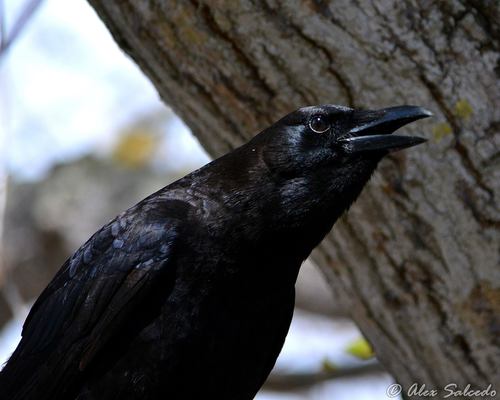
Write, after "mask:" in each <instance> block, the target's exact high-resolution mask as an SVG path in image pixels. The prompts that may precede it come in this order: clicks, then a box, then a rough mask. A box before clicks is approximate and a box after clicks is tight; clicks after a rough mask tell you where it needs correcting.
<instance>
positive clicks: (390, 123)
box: [340, 106, 432, 154]
mask: <svg viewBox="0 0 500 400" xmlns="http://www.w3.org/2000/svg"><path fill="white" fill-rule="evenodd" d="M360 113H361V115H360V116H359V121H360V122H359V123H357V124H356V125H355V126H354V127H353V128H352V129H351V130H350V131H349V134H350V136H349V137H346V138H344V139H342V140H341V141H340V142H341V146H342V148H343V149H344V151H345V152H347V153H349V154H354V153H360V152H369V151H397V150H401V149H404V148H407V147H412V146H415V145H417V144H420V143H423V142H425V141H426V139H423V138H420V137H417V136H400V135H390V134H391V133H392V132H394V131H395V130H397V129H399V128H400V127H402V126H404V125H406V124H409V123H410V122H413V121H416V120H418V119H422V118H427V117H430V116H431V115H432V113H431V112H430V111H428V110H426V109H424V108H422V107H416V106H400V107H390V108H384V109H382V110H377V111H361V112H360Z"/></svg>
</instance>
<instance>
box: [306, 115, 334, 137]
mask: <svg viewBox="0 0 500 400" xmlns="http://www.w3.org/2000/svg"><path fill="white" fill-rule="evenodd" d="M309 128H311V130H312V131H313V132H316V133H324V132H326V131H327V130H328V129H330V124H329V123H328V121H327V120H326V118H325V117H323V116H322V115H315V116H314V117H312V118H311V119H310V120H309Z"/></svg>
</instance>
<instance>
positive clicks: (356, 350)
mask: <svg viewBox="0 0 500 400" xmlns="http://www.w3.org/2000/svg"><path fill="white" fill-rule="evenodd" d="M346 351H347V352H348V353H349V354H351V355H353V356H354V357H357V358H360V359H362V360H368V359H369V358H373V357H375V353H374V352H373V349H372V346H371V345H370V343H368V341H367V340H366V339H365V338H359V339H358V340H355V341H354V342H352V343H351V344H350V345H349V346H348V347H347V349H346Z"/></svg>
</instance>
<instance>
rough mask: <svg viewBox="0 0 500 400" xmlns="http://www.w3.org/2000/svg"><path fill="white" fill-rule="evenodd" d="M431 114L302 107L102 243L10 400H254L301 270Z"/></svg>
mask: <svg viewBox="0 0 500 400" xmlns="http://www.w3.org/2000/svg"><path fill="white" fill-rule="evenodd" d="M430 115H431V114H430V112H429V111H427V110H425V109H423V108H420V107H414V106H401V107H393V108H385V109H382V110H377V111H366V110H365V111H363V110H355V109H351V108H346V107H340V106H334V105H324V106H316V107H305V108H301V109H299V110H297V111H295V112H292V113H291V114H289V115H287V116H285V117H284V118H282V119H281V120H279V121H278V122H276V123H275V124H274V125H272V126H270V127H269V128H267V129H265V130H264V131H262V132H261V133H259V134H258V135H257V136H255V137H254V138H253V139H252V140H250V141H249V142H248V143H246V144H244V145H243V146H241V147H239V148H237V149H236V150H234V151H232V152H230V153H228V154H226V155H225V156H223V157H221V158H218V159H217V160H215V161H213V162H211V163H209V164H208V165H206V166H204V167H203V168H201V169H199V170H197V171H195V172H193V173H191V174H189V175H187V176H185V177H184V178H182V179H180V180H178V181H176V182H174V183H172V184H170V185H169V186H167V187H165V188H163V189H161V190H159V191H158V192H156V193H154V194H152V195H150V196H149V197H147V198H145V199H144V200H142V201H141V202H140V203H138V204H137V205H135V206H133V207H132V208H130V209H129V210H127V211H125V212H123V213H122V214H120V215H119V216H118V217H116V218H115V219H113V220H112V221H110V222H109V223H108V224H106V225H105V226H104V227H103V228H101V229H100V230H99V231H97V232H96V233H95V234H94V235H93V236H92V237H91V238H90V239H89V240H88V241H87V242H86V243H85V244H84V245H83V246H82V247H80V249H78V250H77V251H76V253H75V254H73V256H71V257H70V258H69V259H68V260H67V261H66V262H65V263H64V265H63V266H62V268H61V269H60V270H59V272H58V273H57V275H56V276H55V277H54V279H53V280H52V281H51V282H50V284H49V285H48V287H47V288H46V289H45V290H44V291H43V293H42V294H41V295H40V297H39V298H38V300H37V301H36V302H35V304H34V306H33V308H32V309H31V312H30V313H29V315H28V318H27V319H26V322H25V323H24V327H23V331H22V340H21V342H20V344H19V346H18V347H17V349H16V350H15V351H14V353H13V354H12V356H11V358H10V360H9V361H8V362H7V364H6V365H5V367H4V369H3V371H2V372H1V374H0V398H1V399H2V400H35V399H36V400H58V399H71V400H72V399H78V400H83V399H85V400H90V399H92V400H97V399H99V400H104V399H106V400H108V399H119V400H127V399H142V400H150V399H169V400H175V399H183V400H185V399H197V400H199V399H212V398H214V399H230V400H244V399H252V398H253V397H254V396H255V394H256V393H257V391H258V390H259V388H260V387H261V385H262V384H263V383H264V381H265V380H266V378H267V376H268V374H269V372H270V371H271V369H272V368H273V365H274V363H275V361H276V358H277V357H278V354H279V352H280V350H281V347H282V345H283V342H284V340H285V336H286V334H287V331H288V328H289V325H290V321H291V319H292V314H293V308H294V295H295V292H294V284H295V280H296V278H297V273H298V271H299V268H300V265H301V264H302V262H303V261H304V260H305V259H306V257H307V256H309V254H310V253H311V251H312V250H313V248H314V247H315V246H317V245H318V243H319V242H320V241H321V240H322V239H323V237H324V236H325V235H326V234H327V233H328V232H329V231H330V229H331V228H332V226H333V224H334V222H335V221H336V220H337V218H338V217H339V216H340V215H341V214H342V213H343V212H345V211H346V210H347V209H348V208H349V206H350V205H351V203H352V202H353V201H354V200H355V199H356V197H357V196H358V195H359V193H360V192H361V190H362V188H363V186H364V185H365V184H366V182H367V181H368V179H369V178H370V176H371V175H372V173H373V171H374V170H375V167H376V166H377V163H378V162H379V161H380V160H381V159H382V157H383V156H384V155H386V154H387V153H388V152H390V151H394V150H399V149H403V148H405V147H410V146H413V145H416V144H419V143H422V142H423V141H424V140H423V139H421V138H418V137H408V136H395V135H390V134H391V133H392V132H394V131H395V130H396V129H398V128H399V127H401V126H403V125H405V124H407V123H409V122H411V121H415V120H417V119H420V118H425V117H428V116H430Z"/></svg>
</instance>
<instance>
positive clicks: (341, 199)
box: [246, 105, 431, 229]
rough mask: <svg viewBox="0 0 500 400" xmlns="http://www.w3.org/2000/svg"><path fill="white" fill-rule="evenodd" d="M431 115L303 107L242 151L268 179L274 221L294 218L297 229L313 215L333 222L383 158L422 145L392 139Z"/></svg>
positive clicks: (409, 109) (415, 110) (406, 109)
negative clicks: (261, 166) (262, 168)
mask: <svg viewBox="0 0 500 400" xmlns="http://www.w3.org/2000/svg"><path fill="white" fill-rule="evenodd" d="M430 115H431V113H430V112H429V111H427V110H425V109H423V108H421V107H415V106H400V107H391V108H384V109H380V110H376V111H370V110H356V109H351V108H347V107H340V106H334V105H323V106H314V107H305V108H301V109H299V110H297V111H294V112H292V113H290V114H288V115H287V116H285V117H284V118H282V119H281V120H279V121H278V122H276V123H275V124H273V125H272V126H270V127H269V128H268V129H266V130H265V131H263V132H262V133H261V134H259V135H257V136H256V137H255V138H254V139H253V140H252V141H250V142H249V143H248V145H247V146H246V147H247V149H248V148H250V150H252V151H254V154H255V153H259V154H260V160H261V161H263V163H264V164H265V167H266V173H267V174H269V175H270V176H271V177H272V182H273V183H272V185H273V190H272V192H273V193H275V195H276V199H277V200H273V198H272V197H271V198H270V200H269V201H274V203H273V204H277V205H278V206H277V209H280V210H281V211H282V212H281V214H280V212H278V211H276V215H277V216H278V217H279V216H281V215H285V216H286V218H287V221H291V220H292V218H291V215H292V214H294V215H295V217H296V218H295V219H293V221H294V222H293V223H294V224H295V225H297V226H298V225H301V224H302V225H303V223H304V221H306V222H307V221H310V220H311V218H312V217H311V216H312V215H316V217H315V218H316V220H318V219H321V218H323V216H324V215H331V218H330V219H329V221H330V222H332V221H334V220H335V219H336V218H337V217H338V216H339V215H340V214H341V213H342V212H344V211H345V210H347V208H348V207H349V206H350V204H351V203H352V202H353V201H354V200H355V199H356V197H357V196H358V195H359V193H360V192H361V190H362V188H363V186H364V185H365V183H366V182H367V181H368V179H369V178H370V176H371V175H372V173H373V171H374V170H375V168H376V166H377V163H378V162H379V161H380V160H381V159H382V158H383V156H384V155H386V154H388V153H389V152H391V151H396V150H400V149H403V148H407V147H411V146H414V145H417V144H419V143H423V142H424V141H425V140H424V139H422V138H419V137H414V136H400V135H393V134H392V133H393V132H394V131H395V130H397V129H398V128H400V127H402V126H403V125H406V124H408V123H410V122H412V121H415V120H418V119H421V118H425V117H429V116H430ZM257 150H259V151H257ZM254 183H255V182H254ZM257 184H260V183H259V182H257ZM278 217H277V218H278ZM330 226H331V225H330ZM325 227H326V225H325ZM325 229H326V228H325ZM328 229H329V228H328Z"/></svg>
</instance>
